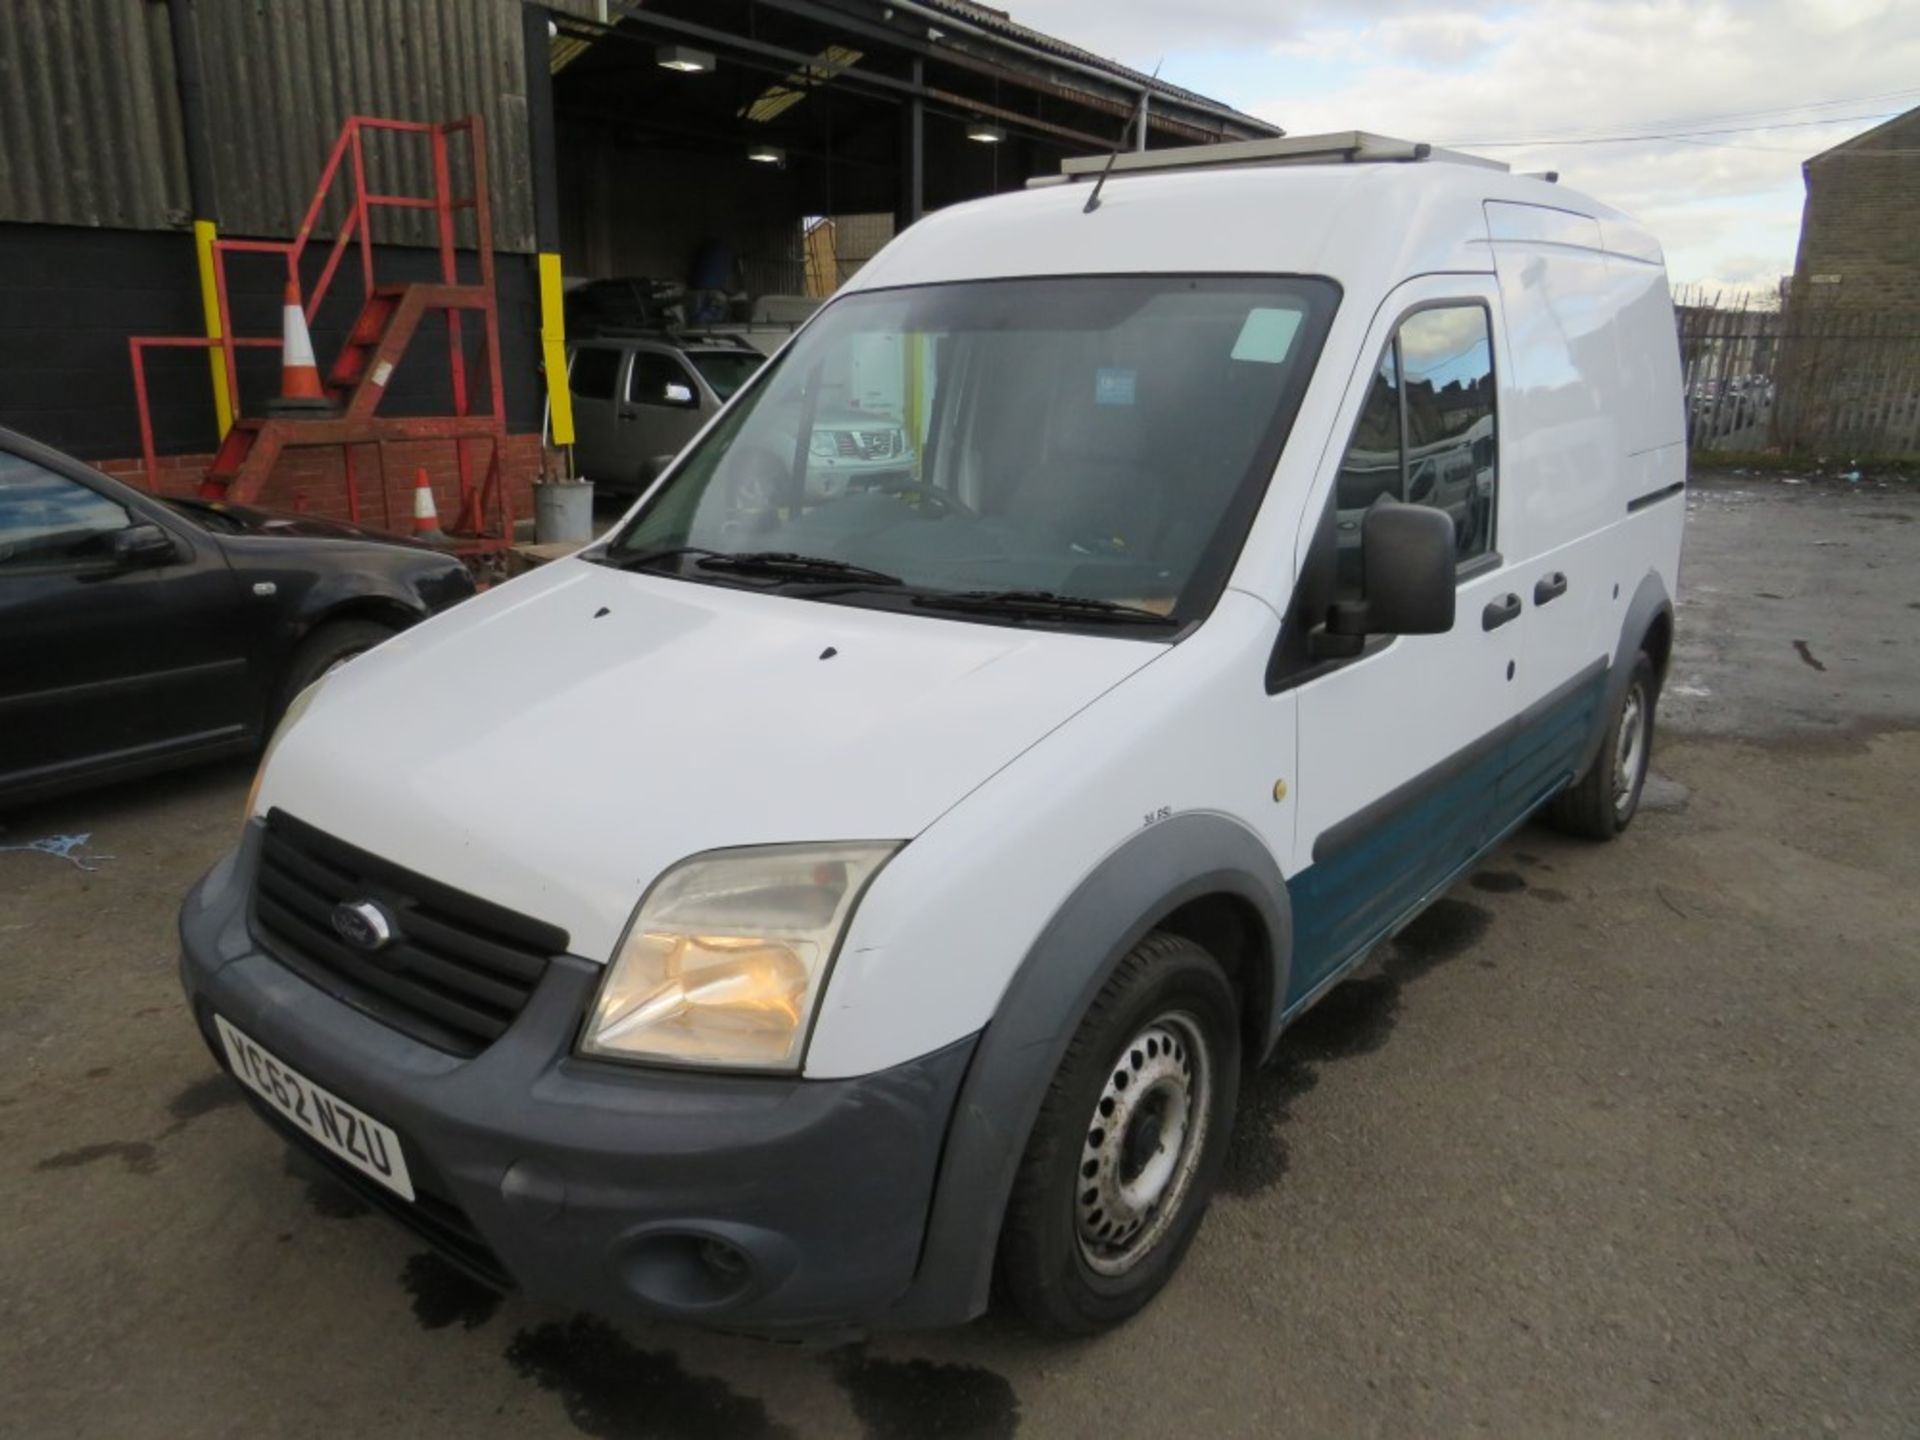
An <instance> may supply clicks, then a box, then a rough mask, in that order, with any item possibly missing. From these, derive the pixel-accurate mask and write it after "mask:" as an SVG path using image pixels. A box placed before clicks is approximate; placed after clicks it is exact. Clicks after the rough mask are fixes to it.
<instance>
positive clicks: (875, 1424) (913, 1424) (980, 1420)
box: [833, 1345, 1020, 1440]
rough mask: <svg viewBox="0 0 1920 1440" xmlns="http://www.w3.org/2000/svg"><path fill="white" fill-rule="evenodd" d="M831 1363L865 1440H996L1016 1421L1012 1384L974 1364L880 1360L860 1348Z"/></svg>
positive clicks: (1010, 1430) (1016, 1403)
mask: <svg viewBox="0 0 1920 1440" xmlns="http://www.w3.org/2000/svg"><path fill="white" fill-rule="evenodd" d="M833 1364H834V1378H835V1379H837V1380H838V1381H839V1382H840V1387H841V1388H842V1389H843V1390H845V1391H846V1392H847V1398H848V1399H849V1400H850V1401H852V1402H853V1413H854V1414H855V1415H857V1416H859V1418H860V1425H861V1429H862V1432H863V1433H864V1434H865V1436H866V1437H867V1440H1001V1437H1005V1436H1010V1435H1012V1434H1013V1432H1014V1430H1015V1428H1016V1427H1017V1426H1018V1425H1019V1423H1020V1402H1019V1401H1018V1400H1017V1399H1016V1398H1015V1397H1014V1393H1013V1386H1012V1385H1010V1384H1008V1383H1007V1379H1006V1377H1005V1376H1003V1375H997V1374H995V1373H994V1372H993V1371H991V1370H986V1369H982V1368H981V1367H980V1366H978V1365H946V1364H940V1363H937V1362H935V1361H932V1360H886V1359H881V1358H880V1357H878V1356H874V1355H870V1354H868V1353H867V1350H866V1347H865V1346H863V1345H862V1346H854V1347H851V1348H849V1349H847V1350H843V1351H840V1352H839V1353H838V1354H836V1355H835V1356H834V1357H833Z"/></svg>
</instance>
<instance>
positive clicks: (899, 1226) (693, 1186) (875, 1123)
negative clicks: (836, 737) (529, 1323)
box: [180, 827, 997, 1329]
mask: <svg viewBox="0 0 1920 1440" xmlns="http://www.w3.org/2000/svg"><path fill="white" fill-rule="evenodd" d="M256 830H257V827H249V832H248V836H247V839H246V842H245V843H243V845H242V846H241V848H240V850H239V851H237V852H236V853H235V854H233V855H231V856H229V857H227V858H226V859H225V860H223V861H221V862H220V864H218V865H216V866H215V867H214V869H213V870H212V871H210V872H209V873H208V875H207V876H206V877H205V878H204V879H203V880H202V881H201V882H200V884H199V885H197V886H196V887H195V888H194V890H193V891H192V893H191V894H189V895H188V897H187V900H186V903H185V905H184V906H183V907H182V910H181V916H180V936H181V952H182V953H181V978H182V981H183V983H184V985H185V987H186V990H187V994H188V997H189V999H190V1001H191V1003H192V1007H193V1014H194V1018H195V1020H196V1022H197V1023H198V1024H199V1026H200V1029H201V1032H202V1034H203V1035H204V1036H205V1037H206V1039H207V1042H208V1044H209V1046H210V1047H211V1048H212V1050H213V1052H214V1054H215V1056H216V1057H217V1058H219V1059H220V1061H221V1063H222V1064H223V1065H224V1064H225V1063H226V1058H225V1054H224V1051H223V1049H222V1047H221V1045H220V1043H219V1041H218V1039H217V1037H216V1035H215V1032H214V1030H213V1022H212V1015H213V1014H214V1013H215V1012H218V1013H219V1014H220V1015H222V1016H224V1017H225V1018H226V1019H227V1020H228V1021H229V1022H231V1023H232V1024H233V1025H235V1026H237V1027H239V1029H241V1030H242V1031H244V1032H245V1033H246V1034H248V1035H250V1036H251V1037H253V1039H255V1040H256V1041H258V1042H259V1043H260V1044H261V1045H263V1046H265V1047H266V1048H267V1049H268V1050H270V1051H272V1052H273V1053H274V1054H275V1055H277V1056H279V1057H280V1058H281V1059H283V1060H284V1061H286V1062H287V1063H288V1064H289V1065H291V1066H293V1067H294V1068H295V1069H297V1070H299V1071H301V1072H302V1073H304V1074H306V1075H307V1076H309V1077H311V1078H312V1079H313V1080H315V1081H317V1082H318V1083H319V1084H321V1085H323V1086H325V1087H326V1088H328V1089H329V1090H332V1091H333V1092H335V1093H336V1094H338V1095H339V1096H341V1097H342V1098H343V1099H345V1100H347V1101H349V1102H350V1103H352V1104H355V1105H358V1106H360V1107H362V1108H363V1109H365V1110H366V1112H367V1113H368V1114H370V1115H372V1116H374V1117H375V1118H376V1119H379V1120H381V1121H384V1122H385V1123H386V1124H388V1125H390V1126H392V1127H393V1129H394V1130H395V1131H397V1132H398V1134H399V1135H400V1137H401V1144H402V1146H403V1148H404V1150H405V1154H406V1160H407V1165H408V1169H409V1172H410V1173H411V1174H412V1175H413V1176H414V1179H415V1188H416V1190H417V1191H418V1192H419V1196H420V1198H419V1200H418V1201H417V1202H415V1203H414V1204H413V1205H408V1204H407V1203H406V1202H404V1201H401V1200H399V1199H398V1197H385V1196H384V1195H383V1194H382V1193H372V1192H370V1191H365V1190H363V1193H368V1194H369V1198H373V1199H381V1200H383V1202H384V1203H385V1205H386V1208H388V1209H389V1210H390V1211H392V1212H393V1213H395V1214H396V1215H398V1216H399V1218H401V1219H402V1220H403V1221H405V1222H407V1223H409V1224H411V1225H413V1226H414V1228H416V1229H417V1230H419V1231H420V1232H421V1233H422V1234H424V1235H425V1236H426V1237H427V1238H428V1239H430V1240H431V1241H433V1242H434V1243H435V1244H437V1245H438V1246H439V1247H440V1248H441V1249H442V1250H443V1251H445V1252H446V1253H448V1254H449V1255H451V1256H452V1258H454V1259H455V1260H457V1261H460V1262H461V1263H463V1264H464V1265H466V1266H467V1268H469V1269H470V1270H474V1271H476V1272H478V1273H480V1274H481V1275H483V1276H484V1277H486V1278H489V1279H492V1280H495V1281H496V1282H506V1283H510V1284H512V1285H514V1286H516V1287H517V1288H519V1289H521V1290H524V1291H525V1292H527V1293H529V1294H530V1295H533V1296H535V1297H537V1298H541V1299H545V1300H549V1301H552V1302H555V1303H560V1304H565V1305H570V1306H578V1307H582V1308H586V1309H590V1310H594V1311H597V1312H599V1313H603V1314H608V1315H614V1316H623V1315H624V1316H649V1317H670V1318H676V1319H682V1320H695V1321H700V1322H702V1323H707V1324H712V1325H722V1326H727V1327H740V1328H748V1329H758V1328H767V1329H774V1328H784V1327H789V1326H823V1325H837V1324H857V1325H867V1324H884V1323H887V1321H888V1319H889V1311H890V1310H892V1309H895V1308H896V1307H897V1308H900V1309H904V1310H908V1311H912V1312H914V1314H913V1316H912V1323H929V1322H932V1323H938V1322H939V1321H940V1320H961V1319H965V1318H967V1315H966V1313H961V1311H965V1310H971V1309H972V1308H975V1307H974V1306H971V1305H967V1304H966V1303H965V1302H962V1305H961V1310H960V1311H956V1312H955V1313H951V1314H946V1315H933V1314H928V1313H926V1312H925V1311H924V1309H923V1306H922V1305H921V1304H918V1303H906V1304H902V1302H904V1301H906V1298H907V1295H908V1292H909V1290H910V1289H915V1290H918V1289H920V1288H922V1286H921V1285H917V1284H916V1271H917V1270H918V1269H919V1261H920V1258H921V1245H922V1240H923V1237H924V1234H925V1230H926V1225H927V1217H928V1212H929V1209H930V1207H931V1205H932V1201H933V1195H934V1186H935V1174H936V1170H937V1169H938V1166H939V1159H940V1154H941V1150H942V1146H943V1143H944V1141H945V1139H946V1134H947V1128H948V1123H949V1119H950V1117H951V1116H952V1114H953V1110H954V1101H955V1097H956V1095H957V1094H958V1092H959V1090H960V1086H961V1082H962V1079H963V1078H964V1076H965V1073H966V1070H967V1064H968V1061H969V1059H970V1057H971V1055H972V1053H973V1049H974V1039H973V1038H969V1039H966V1040H963V1041H960V1042H957V1043H955V1044H953V1045H950V1046H948V1047H947V1048H945V1049H943V1050H939V1051H936V1052H934V1053H933V1054H931V1055H926V1056H923V1057H921V1058H920V1059H918V1060H915V1061H912V1062H910V1063H908V1064H905V1065H901V1066H898V1067H896V1068H894V1069H891V1070H885V1071H880V1072H878V1073H876V1074H872V1075H866V1076H861V1077H859V1078H857V1079H852V1080H833V1081H818V1080H813V1081H809V1080H796V1079H791V1078H773V1077H746V1076H720V1075H698V1074H691V1073H678V1072H672V1071H663V1070H642V1069H638V1068H630V1067H625V1066H619V1065H610V1064H604V1063H597V1062H593V1061H583V1060H581V1059H579V1058H578V1057H576V1056H575V1055H574V1054H573V1042H574V1038H575V1036H576V1034H577V1032H578V1029H579V1025H580V1022H581V1018H582V1016H583V1014H584V1012H585V1009H586V1006H587V1004H588V1002H589V1000H590V999H591V996H592V993H593V988H594V986H595V984H596V983H597V981H598V978H599V968H598V967H597V966H595V965H593V964H590V963H589V962H587V961H584V960H579V959H575V958H573V957H561V958H560V959H559V960H557V961H556V962H555V963H554V964H553V965H552V966H551V967H550V968H549V970H548V972H547V975H546V977H545V978H544V979H543V980H542V981H541V982H540V985H539V988H538V989H537V990H536V991H535V992H534V995H533V997H532V999H531V1000H530V1002H529V1003H528V1005H527V1007H526V1009H525V1010H524V1011H522V1012H521V1014H520V1016H519V1018H518V1019H517V1020H516V1021H515V1022H514V1024H513V1026H512V1027H511V1028H510V1029H509V1030H508V1031H507V1033H506V1034H505V1035H503V1036H502V1037H501V1038H500V1039H499V1040H497V1041H495V1042H494V1043H493V1044H492V1045H491V1046H489V1047H488V1048H487V1049H486V1050H484V1051H483V1052H482V1053H480V1054H479V1055H477V1056H474V1057H473V1058H471V1059H461V1058H460V1057H457V1056H453V1055H448V1054H445V1053H443V1052H441V1051H438V1050H435V1049H433V1048H431V1047H429V1046H427V1045H424V1044H421V1043H420V1042H418V1041H416V1040H413V1039H411V1038H409V1037H408V1036H405V1035H402V1034H400V1033H399V1032H397V1031H395V1030H393V1029H391V1028H389V1027H388V1026H386V1025H384V1024H382V1023H381V1022H379V1021H377V1020H375V1019H373V1018H371V1017H370V1016H368V1015H365V1014H363V1013H362V1012H361V1011H359V1010H357V1009H355V1008H353V1007H352V1006H350V1005H348V1004H346V1003H344V1002H343V1001H341V1000H337V999H335V998H333V997H332V996H330V995H328V994H326V993H324V992H323V991H321V990H319V989H317V988H316V987H315V986H313V985H312V984H309V983H308V982H307V981H306V980H304V979H302V978H300V977H298V976H296V975H294V974H293V973H292V972H290V971H289V970H287V969H286V968H285V967H283V966H282V965H281V964H279V962H277V961H276V960H274V959H273V958H271V957H270V956H268V955H266V954H265V953H263V952H262V951H261V950H260V949H259V948H258V946H257V945H256V944H255V943H254V940H253V938H252V936H251V935H250V933H249V931H248V927H247V896H248V892H249V890H250V886H251V875H252V866H253V855H254V852H255V850H256V848H257V845H258V836H257V833H256ZM260 1108H261V1110H262V1113H263V1114H266V1113H267V1111H266V1107H260ZM270 1118H271V1117H270ZM284 1133H287V1134H288V1135H289V1138H290V1139H294V1140H295V1141H296V1143H299V1144H302V1145H306V1144H307V1143H308V1142H307V1141H306V1140H305V1138H304V1137H301V1136H298V1135H297V1134H296V1132H293V1131H291V1130H287V1131H285V1132H284ZM315 1153H318V1152H317V1151H316V1152H315ZM350 1173H351V1172H349V1174H350ZM995 1228H997V1227H995ZM988 1235H989V1238H988V1240H987V1243H988V1245H989V1246H990V1245H991V1243H992V1242H991V1238H990V1237H991V1230H989V1232H988ZM714 1242H720V1243H719V1244H715V1243H714ZM930 1278H932V1277H929V1276H925V1275H920V1276H919V1277H918V1279H919V1281H920V1282H923V1283H924V1282H925V1281H926V1280H928V1279H930ZM940 1288H944V1287H940ZM902 1318H904V1317H902Z"/></svg>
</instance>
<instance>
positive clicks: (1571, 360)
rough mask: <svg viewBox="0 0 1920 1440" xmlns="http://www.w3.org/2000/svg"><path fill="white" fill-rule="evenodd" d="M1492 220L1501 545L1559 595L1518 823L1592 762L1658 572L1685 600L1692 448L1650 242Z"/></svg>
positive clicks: (1536, 601)
mask: <svg viewBox="0 0 1920 1440" xmlns="http://www.w3.org/2000/svg"><path fill="white" fill-rule="evenodd" d="M1487 216H1488V228H1489V231H1490V233H1491V234H1492V235H1493V237H1494V245H1493V249H1494V263H1495V270H1496V273H1497V274H1498V276H1499V281H1500V298H1501V308H1502V312H1503V319H1504V323H1505V327H1506V332H1507V343H1508V366H1507V372H1506V375H1505V378H1504V383H1503V384H1502V388H1501V396H1500V398H1501V404H1502V407H1503V408H1502V415H1501V422H1502V426H1503V429H1504V441H1503V450H1502V458H1503V461H1504V463H1505V465H1506V470H1505V474H1504V482H1503V483H1506V484H1510V485H1513V486H1515V487H1516V488H1517V489H1518V490H1519V492H1520V504H1519V505H1518V507H1516V508H1517V511H1518V514H1517V516H1516V517H1515V524H1514V527H1513V529H1512V530H1511V531H1510V532H1509V533H1508V534H1507V535H1506V536H1503V538H1502V541H1501V545H1502V549H1503V550H1504V551H1506V553H1507V554H1508V555H1509V557H1510V558H1512V559H1514V560H1515V561H1516V562H1517V578H1518V579H1519V580H1520V581H1521V584H1522V587H1523V593H1527V592H1528V591H1531V590H1532V587H1534V586H1535V585H1536V584H1541V583H1543V582H1544V583H1545V584H1546V586H1547V587H1548V588H1557V589H1558V591H1559V593H1558V594H1556V595H1553V596H1551V597H1547V595H1546V589H1544V588H1543V589H1542V590H1540V591H1538V592H1534V593H1531V594H1528V598H1529V599H1530V600H1531V601H1533V603H1532V604H1531V605H1530V606H1529V609H1528V612H1527V614H1526V617H1525V622H1524V623H1525V626H1526V647H1527V648H1526V657H1525V665H1524V669H1525V674H1524V675H1523V676H1522V677H1521V679H1520V682H1519V693H1518V694H1517V695H1516V697H1515V698H1516V700H1517V701H1518V702H1519V704H1520V706H1521V707H1522V708H1521V711H1520V715H1521V721H1520V723H1517V724H1516V726H1515V733H1514V740H1513V744H1512V747H1511V750H1510V754H1509V757H1508V767H1507V772H1506V775H1505V778H1504V782H1503V784H1504V787H1505V795H1504V796H1503V800H1504V803H1505V808H1506V809H1507V810H1508V811H1509V812H1510V813H1513V814H1519V813H1523V812H1524V811H1525V810H1526V809H1528V808H1530V807H1531V806H1533V805H1535V804H1537V803H1538V802H1539V801H1540V800H1542V799H1544V798H1545V797H1546V796H1547V795H1549V794H1551V793H1552V791H1553V790H1554V789H1555V788H1557V787H1558V786H1559V785H1560V784H1562V783H1564V782H1565V781H1567V780H1570V779H1573V778H1575V777H1576V776H1577V774H1578V773H1579V771H1580V770H1581V769H1582V768H1583V767H1584V765H1585V764H1586V762H1587V759H1588V757H1589V755H1590V753H1591V744H1590V741H1591V737H1592V736H1593V735H1594V734H1595V733H1596V731H1597V730H1599V729H1602V728H1604V725H1605V721H1606V716H1607V714H1608V713H1610V711H1609V705H1610V700H1611V697H1612V695H1613V691H1614V689H1615V687H1614V686H1613V685H1611V684H1610V683H1607V679H1608V677H1607V671H1608V668H1609V667H1610V666H1611V665H1612V664H1613V659H1614V655H1615V653H1616V651H1617V650H1618V649H1619V647H1620V645H1621V643H1622V639H1623V635H1622V632H1623V627H1624V626H1626V624H1627V623H1628V611H1629V608H1630V607H1631V606H1632V605H1633V603H1634V601H1635V597H1637V596H1639V595H1640V594H1641V593H1642V582H1643V581H1644V580H1645V579H1646V578H1647V577H1648V576H1649V575H1652V576H1654V577H1656V579H1657V581H1658V585H1657V588H1658V589H1659V590H1660V591H1661V593H1664V594H1671V593H1673V590H1674V584H1675V569H1676V566H1677V563H1678V557H1679V536H1680V520H1681V513H1682V511H1683V509H1684V504H1683V502H1682V501H1681V499H1680V490H1681V484H1682V482H1683V480H1684V475H1685V450H1684V444H1683V432H1682V423H1683V416H1682V409H1681V398H1680V374H1679V362H1678V345H1677V342H1676V340H1675V338H1674V327H1673V311H1672V305H1671V302H1670V300H1669V298H1668V292H1667V284H1666V274H1665V271H1664V269H1663V268H1662V266H1661V264H1660V261H1659V258H1658V256H1659V252H1658V248H1657V246H1655V245H1654V243H1653V241H1652V239H1651V237H1650V236H1648V235H1647V234H1646V233H1645V232H1644V231H1641V230H1639V229H1638V227H1636V226H1634V225H1632V224H1631V222H1628V221H1625V220H1624V219H1622V218H1620V217H1616V216H1608V217H1606V218H1604V219H1597V218H1593V217H1589V216H1586V215H1577V214H1574V213H1572V212H1569V211H1564V210H1554V209H1549V208H1547V207H1544V206H1538V205H1525V204H1517V203H1509V202H1502V201H1489V202H1488V203H1487ZM1614 245H1617V246H1619V247H1620V249H1619V250H1615V249H1612V248H1610V247H1611V246H1614ZM1653 511H1657V512H1658V513H1651V512H1653ZM1643 512H1647V513H1643ZM1510 513H1512V512H1510ZM1642 628H1644V624H1643V626H1642ZM1638 640H1639V637H1638V636H1634V637H1632V638H1631V640H1630V641H1629V643H1630V644H1637V643H1638ZM1629 653H1630V652H1629Z"/></svg>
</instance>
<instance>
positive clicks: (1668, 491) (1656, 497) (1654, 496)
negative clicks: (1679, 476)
mask: <svg viewBox="0 0 1920 1440" xmlns="http://www.w3.org/2000/svg"><path fill="white" fill-rule="evenodd" d="M1686 488H1687V482H1686V481H1684V480H1676V481H1674V482H1673V483H1672V484H1671V485H1662V486H1661V487H1660V488H1659V489H1658V490H1649V491H1648V492H1647V493H1646V494H1644V495H1642V496H1639V497H1638V498H1637V499H1633V500H1629V501H1627V513H1628V514H1629V515H1631V514H1633V512H1634V511H1636V510H1644V509H1646V508H1647V506H1649V505H1658V504H1659V503H1660V502H1661V501H1662V500H1666V499H1670V498H1671V497H1673V496H1675V495H1678V494H1679V493H1680V492H1681V491H1682V490H1684V489H1686Z"/></svg>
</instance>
